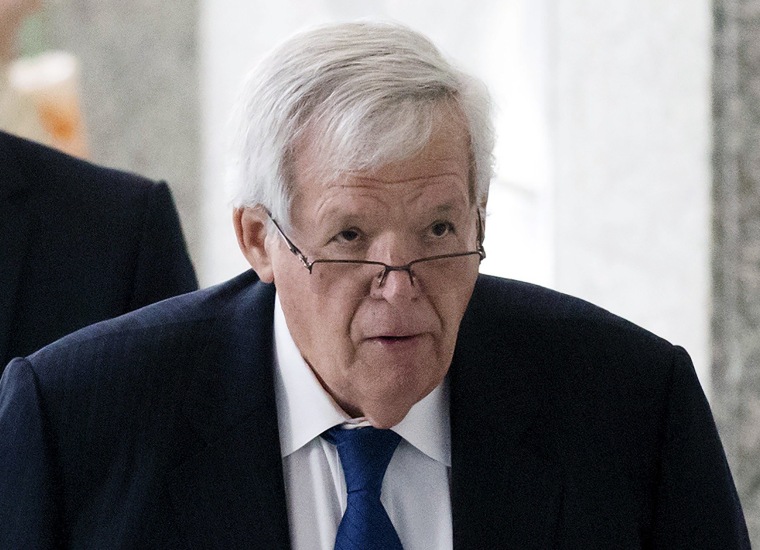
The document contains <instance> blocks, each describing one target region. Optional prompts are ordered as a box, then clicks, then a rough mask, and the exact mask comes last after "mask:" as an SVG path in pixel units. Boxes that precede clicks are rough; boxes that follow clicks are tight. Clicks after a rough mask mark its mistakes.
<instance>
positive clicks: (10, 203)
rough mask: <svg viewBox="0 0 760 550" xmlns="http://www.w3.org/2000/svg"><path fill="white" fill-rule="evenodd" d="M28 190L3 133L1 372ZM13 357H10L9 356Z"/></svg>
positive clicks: (17, 279)
mask: <svg viewBox="0 0 760 550" xmlns="http://www.w3.org/2000/svg"><path fill="white" fill-rule="evenodd" d="M27 209H28V189H27V188H26V186H25V182H24V180H23V175H22V172H21V167H20V166H19V164H18V161H17V159H16V158H15V156H13V155H12V154H11V147H10V145H9V144H8V143H6V139H5V136H2V135H0V251H2V252H1V253H0V362H2V365H0V372H2V369H3V367H5V362H6V361H5V359H6V356H7V355H8V353H9V345H10V336H11V332H12V329H13V320H14V318H15V316H16V301H17V295H18V285H19V282H20V280H21V270H22V268H23V265H24V257H25V255H26V249H27V242H28V238H29V223H30V222H29V215H28V212H27ZM8 359H10V357H8Z"/></svg>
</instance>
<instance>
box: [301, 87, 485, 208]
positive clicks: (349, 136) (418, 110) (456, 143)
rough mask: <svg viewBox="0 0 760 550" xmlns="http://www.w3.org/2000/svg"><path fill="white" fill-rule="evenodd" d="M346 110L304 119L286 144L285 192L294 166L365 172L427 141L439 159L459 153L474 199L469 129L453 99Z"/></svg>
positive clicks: (411, 153)
mask: <svg viewBox="0 0 760 550" xmlns="http://www.w3.org/2000/svg"><path fill="white" fill-rule="evenodd" d="M347 117H348V115H346V114H344V113H337V114H333V115H326V114H323V115H321V116H320V115H318V116H315V117H313V119H312V120H310V121H309V123H308V124H306V125H305V126H304V128H303V130H302V131H301V132H299V134H298V137H297V139H296V140H295V141H294V144H293V145H292V147H291V148H290V153H289V159H288V162H287V163H286V167H287V172H288V173H287V176H288V177H287V179H288V181H289V183H290V184H291V186H293V187H292V188H291V189H290V192H291V193H290V194H291V196H293V195H294V194H295V193H297V192H298V189H296V188H295V185H297V181H298V180H299V179H302V178H297V177H296V167H297V168H298V171H299V172H300V174H299V175H301V176H303V174H304V172H308V173H309V176H310V177H312V178H314V179H320V180H322V181H336V180H339V179H341V178H342V177H343V176H345V175H347V174H355V173H357V172H369V171H374V170H378V169H380V168H383V167H388V166H393V165H399V166H403V165H404V161H407V160H409V159H413V158H415V157H416V156H418V155H420V154H421V153H422V152H423V151H424V150H425V151H427V150H429V149H430V145H431V144H432V143H440V145H439V146H437V147H435V148H434V149H433V152H434V154H436V155H438V157H439V158H441V159H453V158H464V162H465V163H466V166H467V171H468V174H467V177H468V185H469V195H470V197H469V198H470V200H471V201H473V202H474V200H475V189H474V185H475V179H474V176H473V159H472V153H471V142H470V134H469V131H468V128H467V123H466V120H465V117H464V115H463V113H462V111H461V109H460V108H459V107H458V106H457V105H456V104H455V103H454V102H453V101H436V102H432V101H431V102H427V103H425V104H420V103H419V102H408V103H404V102H400V103H399V104H398V105H397V106H396V108H395V109H387V110H386V111H384V112H383V113H377V114H376V115H375V116H366V117H364V118H363V119H361V120H350V119H347Z"/></svg>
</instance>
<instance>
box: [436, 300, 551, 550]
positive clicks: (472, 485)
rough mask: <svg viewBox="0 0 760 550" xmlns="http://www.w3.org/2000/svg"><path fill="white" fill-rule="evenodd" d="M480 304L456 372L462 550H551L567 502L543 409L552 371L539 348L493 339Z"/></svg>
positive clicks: (457, 537)
mask: <svg viewBox="0 0 760 550" xmlns="http://www.w3.org/2000/svg"><path fill="white" fill-rule="evenodd" d="M473 300H474V301H477V300H478V297H477V296H474V297H473ZM475 305H476V307H474V308H472V307H471V308H470V310H468V313H467V315H466V316H465V319H464V320H463V322H462V327H461V329H460V336H459V340H458V344H457V350H456V352H455V355H454V361H453V363H452V367H451V371H450V382H451V439H452V470H451V471H452V495H451V496H452V513H453V529H454V548H457V549H464V548H467V549H469V548H505V549H508V548H514V549H518V548H519V549H533V548H535V549H538V548H550V547H551V546H552V542H553V540H554V534H555V533H556V530H557V522H558V518H559V513H560V506H561V498H562V483H561V472H559V471H558V467H557V466H556V465H557V464H558V461H557V460H556V459H555V454H554V445H553V443H552V440H551V438H550V437H549V430H550V428H549V426H550V425H551V423H550V422H549V419H547V418H545V417H544V416H543V415H544V413H543V411H546V410H550V409H548V408H547V407H543V406H542V405H541V403H540V400H541V398H542V393H543V392H542V388H543V386H542V384H543V383H544V381H545V375H546V373H548V372H549V370H550V367H551V366H550V365H548V364H546V360H545V359H543V358H542V354H539V353H536V352H535V350H536V347H537V346H536V343H529V344H528V345H525V342H521V341H520V338H519V337H518V338H516V339H515V340H514V341H506V342H505V341H501V340H497V339H494V338H491V337H490V336H489V334H488V329H487V327H488V324H489V322H488V320H487V319H485V318H479V316H478V314H477V310H478V307H477V303H476V304H475ZM501 328H502V329H503V327H501ZM515 332H519V331H515ZM501 334H504V332H501ZM538 347H540V346H538ZM542 363H543V364H542Z"/></svg>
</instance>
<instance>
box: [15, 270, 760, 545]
mask: <svg viewBox="0 0 760 550" xmlns="http://www.w3.org/2000/svg"><path fill="white" fill-rule="evenodd" d="M273 303H274V288H273V286H272V285H267V284H263V283H261V282H258V281H257V280H256V277H255V275H254V274H253V273H247V274H243V275H241V276H240V277H237V278H236V279H233V280H232V281H229V282H227V283H225V284H223V285H220V286H218V287H215V288H211V289H207V290H203V291H200V292H197V293H192V294H186V295H184V296H180V297H178V298H174V299H171V300H167V301H164V302H161V303H160V304H156V305H153V306H149V307H147V308H144V309H141V310H140V311H137V312H134V313H131V314H129V315H126V316H123V317H119V318H117V319H114V320H110V321H106V322H104V323H99V324H97V325H94V326H91V327H88V328H86V329H84V330H82V331H79V332H77V333H75V334H73V335H70V336H68V337H66V338H64V339H62V340H59V341H58V342H56V343H54V344H53V345H51V346H48V347H46V348H44V349H42V350H41V351H39V352H37V353H35V354H34V355H32V356H30V357H28V358H26V359H16V360H14V361H13V362H12V363H11V364H10V365H9V366H8V368H7V370H6V373H5V376H4V378H3V379H2V382H1V383H0V547H2V548H22V547H23V548H50V547H66V546H70V547H75V548H265V549H274V548H288V546H289V540H288V525H287V516H286V509H285V494H284V488H283V476H282V464H281V459H280V451H279V439H278V433H277V430H278V428H277V420H276V408H275V397H274V390H273V372H272V371H273V369H272V358H273V349H272V326H273V320H272V319H273V313H272V312H273ZM449 376H450V388H451V392H450V393H451V419H452V423H451V430H452V433H451V437H452V478H451V483H452V493H451V495H452V505H453V529H454V545H455V548H460V549H461V548H467V549H477V550H481V549H484V548H489V549H490V548H514V549H520V550H524V549H531V548H583V549H586V548H595V549H596V548H616V549H618V548H689V549H703V548H704V549H707V548H710V549H715V548H720V549H723V550H725V549H733V548H748V546H749V543H748V541H747V534H746V527H745V525H744V519H743V516H742V512H741V508H740V505H739V502H738V500H737V495H736V491H735V489H734V485H733V481H732V479H731V475H730V473H729V470H728V467H727V465H726V460H725V457H724V454H723V451H722V448H721V444H720V441H719V439H718V435H717V433H716V429H715V425H714V423H713V419H712V417H711V414H710V411H709V408H708V405H707V402H706V400H705V398H704V395H703V393H702V391H701V389H700V387H699V383H698V381H697V378H696V376H695V373H694V370H693V368H692V365H691V362H690V360H689V358H688V356H687V354H686V353H685V352H684V351H683V350H682V349H680V348H677V347H673V346H671V345H670V344H668V343H667V342H665V341H663V340H661V339H659V338H657V337H655V336H653V335H652V334H650V333H648V332H646V331H644V330H642V329H640V328H638V327H635V326H633V325H632V324H630V323H628V322H626V321H623V320H621V319H619V318H617V317H614V316H613V315H611V314H609V313H607V312H605V311H603V310H601V309H598V308H596V307H594V306H591V305H589V304H587V303H585V302H582V301H580V300H577V299H574V298H570V297H567V296H564V295H561V294H558V293H556V292H552V291H549V290H545V289H542V288H538V287H535V286H531V285H528V284H524V283H518V282H513V281H505V280H502V279H497V278H493V277H485V276H481V277H480V278H479V280H478V283H477V285H476V288H475V291H474V294H473V297H472V300H471V303H470V305H469V308H468V310H467V313H466V314H465V317H464V320H463V321H462V325H461V329H460V334H459V340H458V344H457V348H456V352H455V356H454V360H453V363H452V366H451V371H450V375H449Z"/></svg>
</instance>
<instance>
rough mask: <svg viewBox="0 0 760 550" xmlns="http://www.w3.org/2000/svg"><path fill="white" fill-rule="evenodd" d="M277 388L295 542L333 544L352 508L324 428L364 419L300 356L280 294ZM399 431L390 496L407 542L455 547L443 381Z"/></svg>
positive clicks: (386, 489) (297, 548)
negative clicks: (348, 507) (355, 415)
mask: <svg viewBox="0 0 760 550" xmlns="http://www.w3.org/2000/svg"><path fill="white" fill-rule="evenodd" d="M274 342H275V364H276V368H275V394H276V397H277V422H278V424H279V428H280V448H281V450H282V465H283V473H284V477H285V495H286V499H287V507H288V521H289V524H290V542H291V545H292V548H293V550H317V549H324V550H332V548H333V546H334V545H335V534H336V532H337V530H338V524H339V523H340V520H341V518H342V517H343V511H344V510H345V508H346V483H345V480H344V478H343V470H342V469H341V466H340V459H339V458H338V452H337V450H336V449H335V447H334V446H333V445H331V444H330V443H328V442H326V441H325V440H324V439H322V438H321V437H320V436H319V435H320V434H321V433H322V432H324V431H325V430H328V429H329V428H332V427H333V426H335V425H338V424H343V423H348V424H358V425H361V423H362V422H366V421H364V419H362V418H360V419H351V418H349V417H348V415H347V414H346V413H345V412H344V411H343V410H342V409H341V407H340V406H339V405H338V404H337V403H336V402H335V401H334V400H333V399H332V398H331V397H330V395H329V394H328V393H327V392H326V391H325V390H324V388H322V386H321V384H320V383H319V381H318V380H317V378H316V376H314V373H313V372H312V371H311V369H310V368H309V366H308V365H307V364H306V362H305V361H304V360H303V358H302V357H301V354H300V352H299V351H298V348H297V347H296V345H295V342H294V341H293V338H292V336H291V335H290V332H289V331H288V328H287V325H286V323H285V316H284V314H283V312H282V307H281V306H280V301H279V298H277V300H276V301H275V315H274ZM392 429H393V431H395V432H396V433H398V434H399V435H400V436H401V437H402V439H401V442H400V443H399V446H398V448H397V449H396V452H395V453H394V455H393V458H392V459H391V462H390V464H389V465H388V470H387V471H386V474H385V478H384V480H383V486H382V495H381V498H380V500H381V501H382V503H383V506H384V507H385V509H386V511H387V512H388V516H389V517H390V519H391V522H392V523H393V526H394V527H395V528H396V531H397V532H398V536H399V538H400V539H401V543H402V544H403V546H404V549H405V550H418V549H420V550H421V549H426V550H427V549H435V550H438V549H441V550H445V549H449V548H451V547H452V531H451V498H450V476H451V434H450V430H449V396H448V386H447V384H446V382H445V381H444V382H443V383H442V384H441V385H439V386H438V387H437V388H436V389H435V390H433V391H432V392H431V393H430V394H429V395H428V396H427V397H425V398H424V399H423V400H422V401H420V402H419V403H417V404H416V405H414V407H412V409H411V410H410V411H409V414H407V415H406V418H404V420H402V421H401V422H400V423H399V424H397V425H396V426H394V427H393V428H392Z"/></svg>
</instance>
